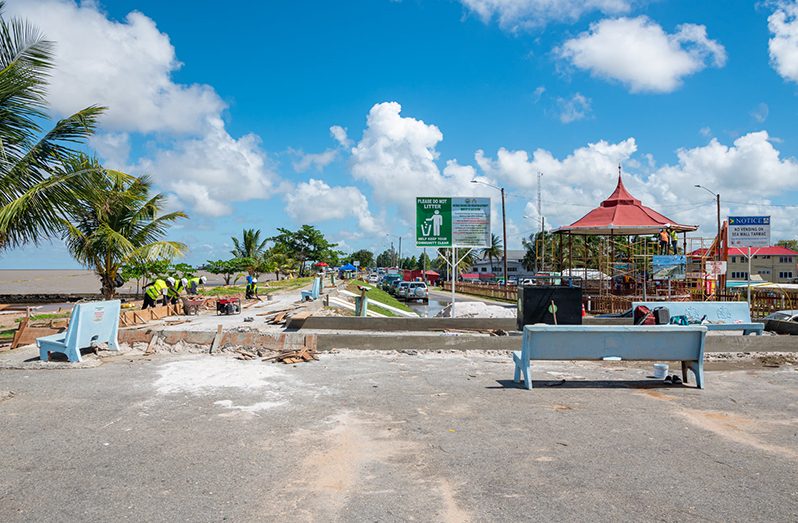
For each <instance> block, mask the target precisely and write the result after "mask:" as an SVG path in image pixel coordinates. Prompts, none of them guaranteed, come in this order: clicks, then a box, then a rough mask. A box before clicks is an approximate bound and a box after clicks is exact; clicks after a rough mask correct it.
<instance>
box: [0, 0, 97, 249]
mask: <svg viewBox="0 0 798 523" xmlns="http://www.w3.org/2000/svg"><path fill="white" fill-rule="evenodd" d="M4 4H5V3H4V2H2V1H0V249H5V248H10V247H16V246H20V245H23V244H26V243H38V242H40V241H42V240H44V239H47V238H50V237H52V236H53V235H56V234H58V232H59V231H60V226H61V222H62V220H63V219H64V218H66V216H67V215H66V214H65V211H66V209H67V207H68V206H67V205H66V204H68V203H69V202H71V201H73V200H74V199H75V198H76V193H75V191H76V188H75V186H74V183H75V182H76V181H77V179H78V178H80V177H81V176H82V175H84V174H85V172H80V171H74V170H72V171H70V172H67V166H68V163H69V161H70V160H71V159H74V158H75V157H76V155H77V152H76V150H75V149H73V148H72V147H73V146H74V145H75V144H80V143H83V142H85V140H86V138H87V137H89V136H91V135H92V134H93V132H94V129H95V126H96V124H97V118H98V117H99V115H100V114H101V113H102V112H103V111H104V109H103V108H101V107H88V108H86V109H83V110H82V111H79V112H77V113H75V114H73V115H72V116H69V117H67V118H65V119H63V120H60V121H59V122H57V123H56V125H55V127H53V128H52V129H50V130H49V131H45V130H44V129H43V128H42V127H41V126H40V123H41V122H42V121H46V120H47V119H48V115H47V104H46V100H45V89H46V87H47V77H48V74H49V71H50V69H51V68H52V67H53V61H52V60H53V43H52V42H49V41H47V40H45V39H44V38H43V37H42V35H41V34H40V33H39V32H38V30H37V29H36V28H34V27H33V26H31V25H30V24H28V23H27V22H26V21H24V20H19V19H15V18H12V19H8V20H7V19H5V18H4V17H3V12H2V11H3V7H4Z"/></svg>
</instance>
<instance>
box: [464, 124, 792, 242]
mask: <svg viewBox="0 0 798 523" xmlns="http://www.w3.org/2000/svg"><path fill="white" fill-rule="evenodd" d="M771 142H772V140H771V138H770V137H769V135H768V133H767V132H764V131H759V132H751V133H748V134H746V135H744V136H742V137H740V138H738V139H737V140H735V141H734V142H733V144H732V145H723V144H721V143H720V142H719V141H718V140H716V139H712V140H711V141H710V143H709V144H707V145H705V146H699V147H694V148H685V149H680V150H678V151H677V161H676V162H675V163H674V164H670V165H662V166H660V167H657V166H656V165H655V164H654V162H653V160H652V159H651V158H650V156H649V155H642V157H643V160H644V161H643V162H639V161H637V160H636V159H635V158H633V157H632V156H633V155H635V156H637V155H638V153H637V146H636V144H635V140H634V138H629V139H627V140H624V141H622V142H619V143H616V144H612V143H608V142H604V141H601V142H598V143H595V144H588V145H587V146H586V147H580V148H578V149H576V150H574V151H573V152H572V153H571V154H569V155H567V156H565V157H564V158H556V157H555V156H554V155H553V154H552V153H551V152H549V151H546V150H543V149H538V150H536V151H535V152H534V153H533V154H532V155H531V158H530V155H529V154H528V153H527V152H526V151H508V150H506V149H499V151H498V153H497V155H496V158H495V159H492V158H488V157H486V156H485V154H484V153H483V152H482V151H478V152H477V154H476V161H477V164H478V165H479V167H480V169H481V170H482V171H483V172H485V173H486V174H487V175H489V176H493V177H494V178H496V179H497V180H498V181H499V183H504V184H506V185H507V186H508V187H509V191H510V194H511V195H512V194H514V193H522V194H526V195H527V197H528V198H529V203H527V204H526V207H525V212H524V214H525V215H527V216H530V217H531V221H530V222H529V223H531V224H533V225H534V224H536V223H537V220H538V218H539V217H538V214H537V205H536V198H535V197H536V190H537V172H539V171H540V172H543V173H544V174H543V178H542V195H543V215H544V216H545V217H546V223H547V224H550V225H551V226H553V227H557V226H560V225H567V224H569V223H571V222H573V221H575V220H577V219H578V218H580V217H581V216H583V215H584V214H585V213H587V212H588V211H589V210H590V209H592V208H594V207H596V206H597V205H598V204H599V202H601V201H602V200H604V199H605V198H606V197H607V196H609V194H610V193H611V192H612V190H613V189H614V187H615V183H616V180H617V172H618V171H617V165H618V162H622V163H623V165H624V166H626V167H627V168H632V169H641V170H642V172H628V171H625V172H624V176H623V178H624V183H625V185H626V187H627V188H628V189H629V191H630V192H631V193H632V194H633V195H635V196H636V197H637V198H639V199H640V200H642V202H643V204H644V205H648V206H650V207H652V208H654V209H655V210H658V211H659V212H661V213H663V214H664V215H665V216H668V217H669V218H671V219H673V220H675V221H678V222H680V223H688V224H697V225H700V226H701V229H700V231H699V234H702V235H704V236H711V235H713V234H714V231H715V213H714V199H711V197H709V195H708V194H706V193H705V192H704V191H702V190H701V189H697V188H695V187H694V186H695V184H697V183H700V184H701V185H705V186H706V187H709V188H710V189H712V190H714V191H718V192H719V193H720V194H721V203H722V215H723V216H727V215H729V214H735V213H736V214H745V213H749V214H763V215H772V216H773V237H774V239H778V238H784V237H792V236H794V231H795V230H796V229H797V228H798V213H796V212H795V208H790V207H773V206H770V203H771V199H772V198H774V197H777V196H780V195H782V194H784V193H785V192H789V191H792V190H796V189H798V160H796V159H795V158H782V157H781V154H780V152H779V151H778V150H777V149H776V148H775V147H774V146H773V144H772V143H771Z"/></svg>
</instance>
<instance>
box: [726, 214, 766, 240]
mask: <svg viewBox="0 0 798 523" xmlns="http://www.w3.org/2000/svg"><path fill="white" fill-rule="evenodd" d="M729 245H730V246H731V247H767V246H768V245H770V216H729Z"/></svg>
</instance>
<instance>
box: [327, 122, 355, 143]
mask: <svg viewBox="0 0 798 523" xmlns="http://www.w3.org/2000/svg"><path fill="white" fill-rule="evenodd" d="M330 135H331V136H332V137H333V138H335V141H336V142H338V144H339V145H340V146H341V147H344V148H349V147H351V146H352V140H350V139H349V137H348V136H347V135H346V129H344V128H343V127H341V126H340V125H333V126H332V127H330Z"/></svg>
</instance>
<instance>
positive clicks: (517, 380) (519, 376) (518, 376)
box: [513, 361, 521, 383]
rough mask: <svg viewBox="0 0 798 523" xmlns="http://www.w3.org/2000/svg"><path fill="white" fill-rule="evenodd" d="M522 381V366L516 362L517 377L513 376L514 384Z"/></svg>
mask: <svg viewBox="0 0 798 523" xmlns="http://www.w3.org/2000/svg"><path fill="white" fill-rule="evenodd" d="M519 381H521V365H519V364H518V362H517V361H516V362H515V375H514V376H513V382H515V383H518V382H519Z"/></svg>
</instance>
